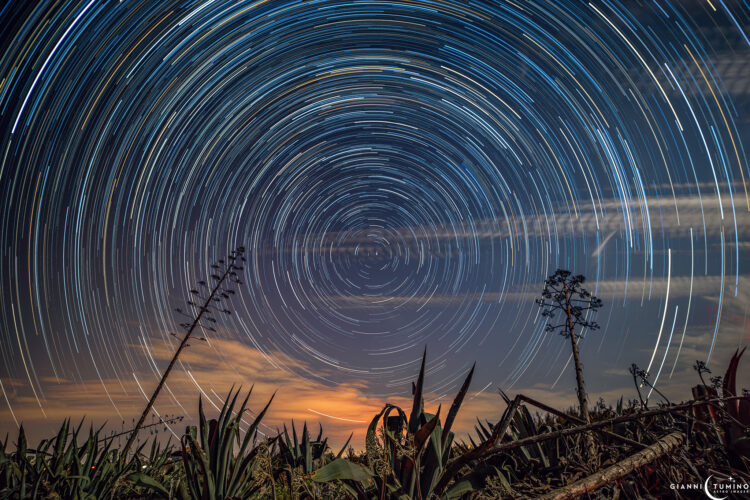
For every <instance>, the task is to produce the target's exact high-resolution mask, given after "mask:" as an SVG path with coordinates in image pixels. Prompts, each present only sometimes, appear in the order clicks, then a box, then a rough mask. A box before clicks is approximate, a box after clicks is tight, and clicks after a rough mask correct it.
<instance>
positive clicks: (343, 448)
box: [336, 432, 354, 458]
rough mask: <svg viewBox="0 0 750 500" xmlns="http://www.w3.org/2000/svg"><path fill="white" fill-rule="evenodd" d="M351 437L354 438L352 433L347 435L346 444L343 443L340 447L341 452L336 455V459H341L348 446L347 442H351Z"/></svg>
mask: <svg viewBox="0 0 750 500" xmlns="http://www.w3.org/2000/svg"><path fill="white" fill-rule="evenodd" d="M352 436H354V433H353V432H352V433H351V434H349V439H347V440H346V443H344V446H342V447H341V450H340V451H339V452H338V453H337V454H336V458H341V455H343V454H344V450H346V447H347V446H348V445H349V441H351V440H352Z"/></svg>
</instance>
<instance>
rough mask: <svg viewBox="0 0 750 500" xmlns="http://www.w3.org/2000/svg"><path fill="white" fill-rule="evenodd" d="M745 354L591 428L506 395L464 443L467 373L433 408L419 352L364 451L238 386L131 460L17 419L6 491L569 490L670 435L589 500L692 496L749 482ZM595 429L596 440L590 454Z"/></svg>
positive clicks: (352, 494) (188, 494)
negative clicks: (672, 400)
mask: <svg viewBox="0 0 750 500" xmlns="http://www.w3.org/2000/svg"><path fill="white" fill-rule="evenodd" d="M740 355H741V353H738V354H736V355H735V356H734V357H733V358H732V361H731V363H730V366H729V367H728V369H727V371H726V374H725V376H724V377H723V379H722V380H721V381H719V382H718V383H717V382H714V384H713V385H710V386H709V385H705V384H700V385H698V386H696V388H695V389H694V393H696V394H698V395H699V396H700V397H699V398H697V399H693V400H691V401H690V402H688V403H681V404H667V402H660V403H659V404H656V405H652V406H649V405H648V403H647V402H646V401H641V400H639V399H633V400H631V401H629V402H623V401H622V400H620V401H619V402H618V404H617V405H616V406H614V407H611V406H607V405H605V404H604V402H603V401H599V402H598V403H597V404H596V405H594V406H593V407H592V408H590V412H589V414H590V419H591V421H592V423H591V424H585V423H584V421H583V420H582V419H581V417H580V415H579V412H578V411H577V410H576V409H572V408H571V409H569V410H567V411H559V410H557V409H555V408H551V407H548V406H546V405H544V404H543V403H540V402H538V401H535V400H533V399H531V398H528V397H526V396H523V395H518V396H516V397H514V398H512V399H511V398H509V397H507V396H506V395H505V394H502V393H501V396H502V397H503V398H504V399H505V402H506V403H507V406H506V409H505V411H504V413H503V414H502V416H501V418H500V420H499V421H497V422H495V423H491V422H487V421H484V422H482V421H477V424H476V427H475V430H474V433H473V434H472V435H471V436H470V437H469V438H468V439H466V440H465V441H463V440H462V441H460V442H457V441H456V439H455V436H454V433H453V431H452V428H453V424H454V422H455V419H456V416H457V414H458V412H459V410H460V407H461V405H462V402H463V400H464V398H465V396H466V393H467V391H468V389H469V385H470V383H471V379H472V375H473V369H472V370H471V371H470V372H469V373H468V375H467V376H466V379H465V381H464V383H463V385H462V387H461V389H460V390H459V391H458V393H457V394H456V396H455V398H454V400H453V402H452V404H451V406H450V408H449V409H448V411H447V412H444V411H443V409H442V408H441V407H438V408H437V409H436V410H435V411H434V413H430V412H428V411H427V410H426V409H425V407H424V398H423V387H424V372H425V370H424V368H425V367H424V359H423V361H422V367H421V369H420V372H419V375H418V377H417V381H416V383H414V384H413V403H412V407H411V408H410V409H408V412H407V411H406V410H405V409H402V408H400V407H398V406H395V405H391V404H386V405H385V406H384V407H383V409H382V410H381V411H380V412H379V413H378V414H377V415H375V416H374V418H373V419H372V421H371V422H370V424H369V426H368V429H367V434H366V440H365V449H364V450H363V451H361V452H355V451H354V450H353V449H352V448H351V447H349V441H347V443H346V444H345V445H344V446H343V447H342V448H341V449H340V450H331V449H330V448H329V447H328V444H327V440H326V439H325V438H324V437H323V430H322V428H321V429H319V430H318V431H317V433H316V434H317V435H316V434H313V433H311V432H310V431H309V429H308V428H307V425H304V426H303V427H302V429H301V432H298V430H297V428H296V427H295V426H294V424H293V423H292V425H291V426H290V427H291V430H290V429H288V428H287V427H286V426H284V427H283V429H282V430H281V431H280V432H278V434H277V435H275V436H273V437H263V436H262V435H261V434H260V433H259V432H258V425H259V424H260V422H261V421H262V419H263V418H264V417H265V415H266V413H267V411H268V409H269V406H270V405H271V401H268V403H267V404H266V405H265V407H264V408H263V409H262V410H261V411H260V412H258V413H257V415H256V416H255V417H254V418H249V412H248V410H247V405H248V401H249V397H250V393H251V392H252V390H251V391H250V392H248V394H247V395H246V396H245V397H244V399H241V398H240V391H239V390H237V391H234V390H233V391H230V394H229V396H228V397H227V399H226V401H225V403H224V405H223V407H222V408H221V411H220V412H219V415H218V416H217V418H215V419H207V418H206V415H205V411H204V408H203V405H202V401H201V400H200V399H199V411H198V414H199V421H198V425H197V426H188V427H187V428H186V431H185V434H184V435H183V436H182V438H181V440H180V443H179V445H178V444H177V443H175V442H172V441H169V442H167V443H166V444H165V445H160V444H159V441H158V439H157V438H156V437H154V438H153V439H150V440H148V441H147V442H144V443H142V444H141V445H140V446H139V447H138V448H136V449H135V450H134V452H133V453H132V454H128V455H127V456H124V455H123V454H122V452H121V451H120V450H118V449H116V448H115V447H113V442H114V439H113V438H112V437H111V436H109V437H108V436H104V434H103V432H102V429H98V430H95V429H92V428H90V429H89V430H88V432H82V430H81V429H82V426H81V425H78V426H76V427H73V426H71V424H70V422H69V421H66V422H64V423H63V425H62V426H61V428H60V431H59V432H58V434H57V436H56V437H54V438H53V439H48V440H43V441H42V442H41V443H40V444H39V445H38V446H36V447H35V448H31V447H29V445H28V443H27V440H26V437H25V434H24V430H23V428H21V429H20V431H19V434H18V437H17V439H16V442H15V444H11V443H10V441H9V438H8V437H6V438H5V439H4V440H3V441H2V442H0V498H8V499H16V498H17V499H22V498H60V499H89V498H90V499H95V498H96V499H101V498H165V499H166V498H176V499H212V500H214V499H215V500H221V499H240V498H258V499H261V498H263V499H310V498H323V499H328V498H331V499H338V498H351V499H357V500H360V499H361V500H364V499H367V500H370V499H377V500H379V499H399V500H402V499H424V500H427V499H431V498H432V499H464V498H472V499H485V498H486V499H490V498H493V499H494V498H523V497H537V496H543V495H548V496H549V497H550V498H572V497H573V496H576V494H580V491H578V490H574V491H573V493H572V496H564V493H565V491H564V489H565V488H566V487H569V486H570V485H571V484H573V485H575V483H576V482H581V480H585V479H586V478H587V477H589V476H590V475H592V474H593V473H595V472H597V471H599V475H602V474H603V472H602V471H606V470H607V468H611V466H613V465H615V464H623V463H624V461H626V460H628V457H630V456H632V455H633V454H635V453H637V452H639V451H642V450H643V449H648V448H649V447H650V446H652V445H653V444H654V443H657V444H658V442H659V440H660V439H663V438H664V436H668V437H669V436H677V435H680V436H681V437H680V438H679V439H678V440H677V441H678V445H677V446H673V447H672V448H669V449H668V450H667V451H668V453H664V454H662V455H660V456H658V457H657V458H656V459H655V460H652V461H650V462H649V463H647V464H645V465H641V466H634V467H632V468H631V469H630V470H625V471H624V472H623V471H621V473H620V474H618V475H617V476H616V477H613V478H611V480H610V481H608V482H606V483H605V484H603V485H600V486H599V487H597V488H596V490H595V491H593V492H592V493H590V496H594V497H601V498H610V497H614V496H620V497H623V498H650V497H658V496H660V495H664V494H667V495H669V496H674V497H680V496H681V495H684V496H685V497H690V494H691V493H693V492H680V491H679V490H673V489H670V485H674V484H682V483H695V482H698V483H702V481H703V480H705V478H707V477H708V476H710V475H713V477H714V478H715V479H717V480H721V479H722V478H730V477H732V478H734V479H735V480H739V481H742V480H744V481H748V482H750V434H749V429H750V397H748V396H747V395H746V394H745V395H744V396H738V393H737V390H736V372H737V366H738V363H739V360H740ZM643 375H645V374H643ZM641 382H642V381H641ZM636 387H638V384H637V385H636ZM717 389H718V391H719V392H721V397H719V395H718V393H717ZM704 393H705V394H704ZM271 400H273V398H271ZM532 412H533V413H532ZM589 434H591V435H594V436H595V439H594V443H595V445H594V446H595V450H594V451H593V453H594V455H591V453H592V451H591V450H590V449H589V448H588V438H587V436H588V435H589ZM149 442H150V445H149V444H147V443H149ZM636 465H637V464H636ZM620 467H621V468H622V465H621V466H620ZM561 490H563V491H562V493H563V495H562V496H561V493H560V492H561Z"/></svg>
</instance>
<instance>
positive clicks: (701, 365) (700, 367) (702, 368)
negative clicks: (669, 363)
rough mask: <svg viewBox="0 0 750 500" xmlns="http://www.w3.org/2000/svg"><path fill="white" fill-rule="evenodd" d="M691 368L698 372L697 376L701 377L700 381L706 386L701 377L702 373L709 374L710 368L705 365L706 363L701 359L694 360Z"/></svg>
mask: <svg viewBox="0 0 750 500" xmlns="http://www.w3.org/2000/svg"><path fill="white" fill-rule="evenodd" d="M693 369H694V370H695V371H697V372H698V376H699V377H700V379H701V383H702V384H703V385H705V386H708V384H707V383H706V381H705V380H704V379H703V374H704V373H709V374H710V373H711V370H710V369H709V368H708V367H707V366H706V363H705V362H703V361H697V360H696V362H695V364H694V365H693Z"/></svg>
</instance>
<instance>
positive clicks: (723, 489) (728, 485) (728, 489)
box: [669, 474, 750, 500]
mask: <svg viewBox="0 0 750 500" xmlns="http://www.w3.org/2000/svg"><path fill="white" fill-rule="evenodd" d="M669 487H670V489H673V490H703V493H705V494H706V496H707V497H708V498H710V499H711V500H725V499H726V498H729V495H738V494H739V495H750V483H748V482H746V481H743V480H737V479H735V478H734V477H731V476H730V477H729V479H727V480H726V481H717V480H716V479H714V476H713V474H712V475H710V476H708V477H707V478H706V480H705V481H704V482H703V484H700V483H672V484H670V485H669Z"/></svg>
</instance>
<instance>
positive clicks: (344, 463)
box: [312, 458, 373, 483]
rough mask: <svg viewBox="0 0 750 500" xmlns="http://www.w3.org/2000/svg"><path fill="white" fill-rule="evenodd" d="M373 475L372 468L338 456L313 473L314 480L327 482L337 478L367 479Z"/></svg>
mask: <svg viewBox="0 0 750 500" xmlns="http://www.w3.org/2000/svg"><path fill="white" fill-rule="evenodd" d="M372 476H373V473H372V472H371V471H370V469H368V468H366V467H363V466H361V465H359V464H355V463H353V462H350V461H348V460H346V459H344V458H337V459H335V460H334V461H332V462H331V463H329V464H328V465H326V466H325V467H322V468H320V469H318V470H317V471H316V472H315V474H313V476H312V480H313V481H315V482H318V483H326V482H328V481H334V480H336V479H350V480H353V481H365V480H367V479H369V478H371V477H372Z"/></svg>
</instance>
